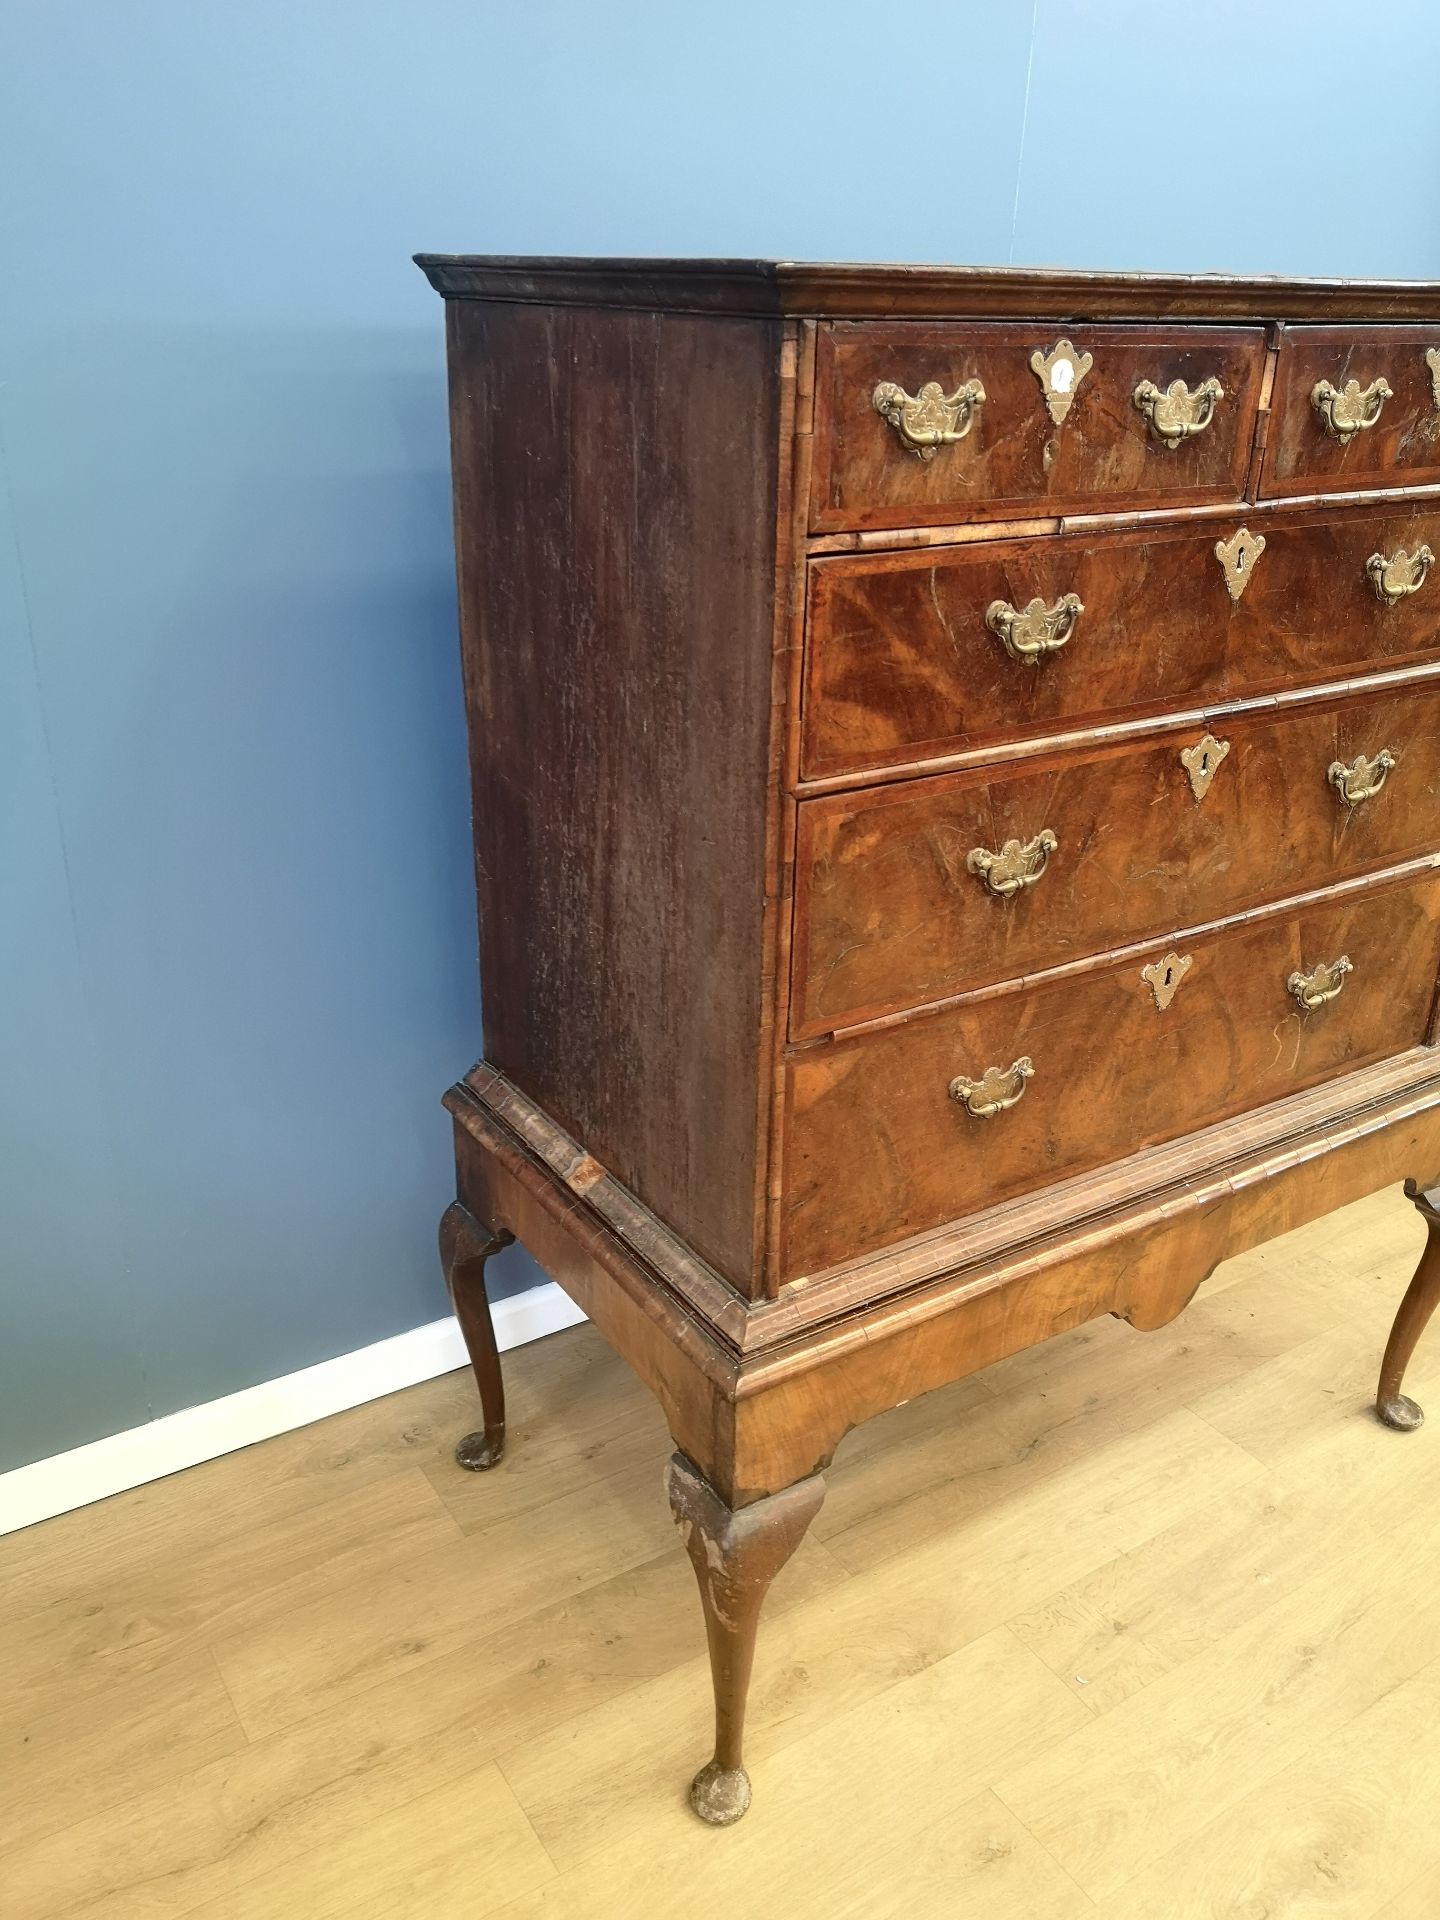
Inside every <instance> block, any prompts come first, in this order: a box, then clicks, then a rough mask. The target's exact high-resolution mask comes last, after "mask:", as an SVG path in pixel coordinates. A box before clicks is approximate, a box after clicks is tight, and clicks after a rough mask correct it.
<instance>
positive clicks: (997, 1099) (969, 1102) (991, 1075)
mask: <svg viewBox="0 0 1440 1920" xmlns="http://www.w3.org/2000/svg"><path fill="white" fill-rule="evenodd" d="M1034 1072H1035V1063H1034V1061H1033V1060H1032V1059H1031V1058H1030V1056H1029V1054H1028V1053H1027V1054H1022V1055H1021V1056H1020V1058H1019V1059H1018V1060H1017V1061H1016V1062H1015V1064H1014V1065H1013V1066H1010V1067H987V1068H986V1069H985V1071H984V1073H982V1074H981V1076H980V1078H979V1079H978V1080H972V1079H970V1078H969V1076H968V1075H966V1074H963V1073H957V1074H956V1076H955V1078H954V1079H953V1080H952V1081H951V1082H950V1098H951V1099H952V1100H955V1101H958V1103H959V1104H960V1105H961V1106H962V1107H964V1109H965V1110H966V1112H967V1113H973V1114H974V1116H975V1118H976V1119H977V1120H993V1119H994V1117H995V1115H996V1114H997V1113H1004V1112H1006V1111H1007V1110H1008V1109H1009V1108H1010V1107H1013V1106H1016V1105H1018V1104H1019V1102H1020V1100H1021V1099H1022V1098H1023V1097H1024V1093H1025V1082H1026V1081H1027V1080H1029V1079H1031V1078H1032V1077H1033V1075H1034Z"/></svg>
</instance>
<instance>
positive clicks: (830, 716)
mask: <svg viewBox="0 0 1440 1920" xmlns="http://www.w3.org/2000/svg"><path fill="white" fill-rule="evenodd" d="M1250 520H1251V523H1252V524H1251V526H1250V528H1249V531H1250V533H1251V535H1252V536H1258V537H1259V538H1263V540H1264V542H1265V545H1264V548H1263V550H1258V551H1257V548H1256V544H1255V539H1254V538H1253V537H1252V540H1251V542H1250V543H1249V546H1248V549H1247V546H1246V544H1245V543H1244V542H1241V543H1240V545H1239V546H1238V547H1237V546H1236V545H1235V541H1236V539H1237V537H1238V535H1239V533H1240V531H1241V527H1242V522H1241V520H1240V518H1239V517H1238V516H1237V518H1236V520H1235V521H1234V522H1231V521H1230V520H1228V519H1225V520H1207V521H1206V523H1205V526H1204V527H1203V528H1197V527H1195V526H1193V525H1189V526H1185V525H1182V526H1168V527H1157V528H1154V529H1146V530H1145V531H1144V532H1136V531H1135V530H1133V529H1131V530H1129V531H1126V532H1124V533H1113V534H1104V535H1088V536H1087V535H1079V534H1072V535H1058V536H1049V537H1046V538H1041V539H1033V540H996V541H980V542H976V543H974V544H971V545H962V546H956V547H950V548H946V549H945V550H943V551H941V550H939V549H935V548H931V549H927V550H924V551H920V552H911V553H899V554H885V555H864V556H859V555H857V556H853V557H852V556H849V555H846V556H840V557H836V558H832V559H825V560H817V561H812V563H811V566H810V606H809V633H808V639H807V665H806V690H805V715H804V733H803V740H804V746H803V755H804V773H805V776H806V777H807V778H809V779H820V778H824V777H826V776H834V775H841V774H847V773H855V772H859V771H862V770H864V769H866V768H872V767H874V768H879V767H885V766H896V765H903V764H906V763H909V762H918V761H921V760H924V759H928V758H932V757H934V756H936V755H940V754H945V753H956V752H962V751H965V750H967V749H970V748H976V747H982V746H984V745H986V744H988V743H991V742H995V741H999V740H1004V739H1007V738H1010V739H1014V738H1020V737H1024V736H1026V735H1033V734H1037V733H1045V732H1049V731H1053V730H1054V729H1056V728H1057V727H1070V726H1077V725H1082V724H1091V723H1100V722H1102V721H1107V720H1113V719H1115V718H1117V717H1120V716H1133V715H1137V714H1143V713H1147V712H1151V713H1158V712H1161V711H1164V710H1165V709H1166V708H1173V707H1177V706H1186V705H1192V704H1193V705H1198V704H1201V703H1202V702H1208V703H1211V704H1213V703H1215V702H1218V701H1223V700H1230V699H1239V698H1244V697H1246V696H1249V695H1254V694H1264V693H1269V692H1274V691H1277V690H1278V689H1280V688H1283V687H1286V686H1293V685H1296V684H1304V683H1306V682H1314V681H1325V680H1334V679H1341V678H1344V677H1346V676H1349V675H1353V674H1357V673H1362V672H1365V671H1366V670H1368V669H1371V668H1374V667H1376V666H1379V665H1382V664H1386V663H1390V662H1401V661H1410V660H1416V659H1421V658H1424V657H1426V656H1427V655H1433V654H1435V653H1437V652H1440V566H1437V567H1436V568H1435V569H1434V572H1433V577H1431V574H1430V571H1429V570H1428V569H1427V568H1426V567H1425V566H1424V564H1423V552H1422V550H1423V549H1426V548H1429V547H1433V548H1434V550H1435V551H1436V553H1437V554H1440V507H1436V508H1433V509H1431V510H1430V511H1429V512H1428V513H1427V512H1413V513H1412V512H1404V511H1402V512H1398V513H1397V512H1395V511H1393V510H1392V511H1389V512H1386V513H1377V514H1371V513H1356V512H1355V511H1354V510H1353V509H1348V510H1342V509H1337V510H1335V511H1333V512H1331V513H1329V514H1326V515H1316V514H1313V513H1312V514H1308V515H1305V514H1294V515H1291V514H1278V515H1263V514H1253V513H1252V514H1251V516H1250ZM1221 545H1224V546H1225V547H1226V550H1227V552H1228V553H1229V554H1230V555H1231V556H1232V561H1231V574H1230V575H1228V576H1227V570H1226V564H1225V563H1224V562H1222V560H1221V559H1220V558H1219V557H1218V554H1217V548H1218V547H1219V546H1221ZM1236 555H1238V557H1239V560H1240V561H1243V562H1244V565H1243V567H1241V569H1240V575H1239V576H1236V575H1235V571H1234V570H1235V566H1236V564H1237V562H1236V560H1235V558H1234V556H1236ZM1416 556H1420V558H1419V559H1418V560H1417V558H1416ZM1412 563H1413V564H1412ZM1232 577H1243V580H1244V584H1243V585H1241V586H1240V588H1239V597H1238V598H1237V597H1235V595H1234V594H1233V593H1232V591H1231V584H1230V581H1231V578H1232ZM1036 602H1038V603H1039V606H1038V607H1037V608H1036V610H1035V613H1034V614H1033V615H1032V614H1031V612H1030V609H1031V608H1032V605H1033V604H1034V603H1036ZM1077 608H1078V609H1079V611H1078V612H1075V611H1074V609H1077ZM996 610H998V611H996ZM1012 615H1013V616H1014V618H1013V619H1012V618H1011V616H1012ZM987 621H988V624H987ZM1026 649H1030V650H1031V651H1029V652H1027V651H1026Z"/></svg>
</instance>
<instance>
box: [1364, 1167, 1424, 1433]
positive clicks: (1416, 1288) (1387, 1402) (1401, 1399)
mask: <svg viewBox="0 0 1440 1920" xmlns="http://www.w3.org/2000/svg"><path fill="white" fill-rule="evenodd" d="M1405 1192H1406V1194H1407V1195H1408V1196H1409V1198H1410V1199H1412V1200H1413V1201H1414V1202H1415V1205H1416V1206H1417V1207H1418V1208H1419V1209H1420V1212H1421V1214H1422V1215H1423V1216H1424V1218H1425V1222H1426V1224H1427V1226H1428V1227H1429V1230H1430V1232H1429V1238H1428V1239H1427V1240H1426V1242H1425V1251H1424V1252H1423V1253H1422V1254H1421V1256H1420V1264H1419V1266H1418V1267H1416V1269H1415V1278H1414V1279H1413V1280H1412V1281H1411V1282H1410V1285H1409V1287H1408V1288H1407V1289H1406V1292H1405V1298H1404V1299H1403V1300H1402V1301H1401V1302H1400V1311H1399V1312H1398V1313H1397V1314H1396V1316H1395V1324H1394V1326H1393V1327H1392V1328H1391V1329H1390V1341H1389V1344H1388V1345H1387V1347H1386V1348H1385V1358H1384V1360H1383V1361H1382V1362H1381V1363H1380V1391H1379V1394H1378V1395H1377V1396H1376V1401H1375V1411H1376V1412H1377V1413H1378V1414H1379V1416H1380V1418H1381V1419H1382V1420H1383V1421H1384V1422H1385V1424H1386V1426H1387V1427H1398V1428H1399V1429H1400V1431H1401V1432H1402V1433H1408V1432H1409V1431H1410V1430H1411V1429H1412V1428H1414V1427H1418V1426H1419V1425H1420V1424H1421V1423H1422V1421H1423V1420H1424V1418H1425V1415H1424V1413H1423V1412H1422V1411H1421V1409H1420V1408H1419V1407H1418V1406H1417V1405H1416V1404H1415V1402H1414V1401H1413V1400H1412V1399H1411V1398H1410V1397H1409V1395H1408V1394H1404V1393H1402V1392H1401V1391H1400V1388H1401V1386H1402V1385H1403V1383H1404V1379H1405V1369H1406V1367H1408V1366H1409V1364H1410V1356H1411V1354H1412V1353H1414V1351H1415V1347H1416V1343H1417V1342H1418V1340H1419V1338H1420V1336H1421V1334H1422V1333H1423V1332H1424V1331H1425V1328H1426V1325H1427V1323H1428V1322H1429V1319H1430V1316H1431V1314H1432V1313H1434V1311H1435V1306H1436V1303H1437V1301H1440V1187H1432V1188H1431V1189H1430V1191H1429V1192H1428V1193H1422V1192H1421V1191H1420V1189H1419V1188H1418V1187H1417V1186H1416V1184H1415V1182H1414V1181H1413V1180H1407V1181H1406V1182H1405Z"/></svg>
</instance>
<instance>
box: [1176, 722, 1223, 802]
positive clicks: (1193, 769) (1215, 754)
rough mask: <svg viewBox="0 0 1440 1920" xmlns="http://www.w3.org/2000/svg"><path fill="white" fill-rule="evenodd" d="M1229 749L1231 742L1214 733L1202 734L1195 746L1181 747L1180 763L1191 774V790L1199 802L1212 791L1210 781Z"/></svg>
mask: <svg viewBox="0 0 1440 1920" xmlns="http://www.w3.org/2000/svg"><path fill="white" fill-rule="evenodd" d="M1229 751H1230V742H1229V741H1228V740H1217V739H1216V738H1215V736H1214V734H1213V733H1207V734H1204V735H1202V737H1201V738H1200V739H1199V740H1197V741H1196V742H1195V744H1194V746H1193V747H1182V748H1181V750H1180V764H1181V766H1182V767H1184V769H1185V771H1186V773H1187V774H1188V775H1189V776H1190V791H1191V792H1192V793H1193V794H1194V796H1195V799H1196V801H1197V803H1198V802H1199V801H1201V800H1203V799H1204V798H1205V796H1206V794H1207V793H1208V792H1209V791H1210V782H1211V781H1212V780H1213V779H1214V778H1215V775H1216V772H1217V771H1218V769H1219V766H1220V762H1221V761H1222V760H1223V759H1224V758H1225V756H1226V754H1227V753H1229Z"/></svg>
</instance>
